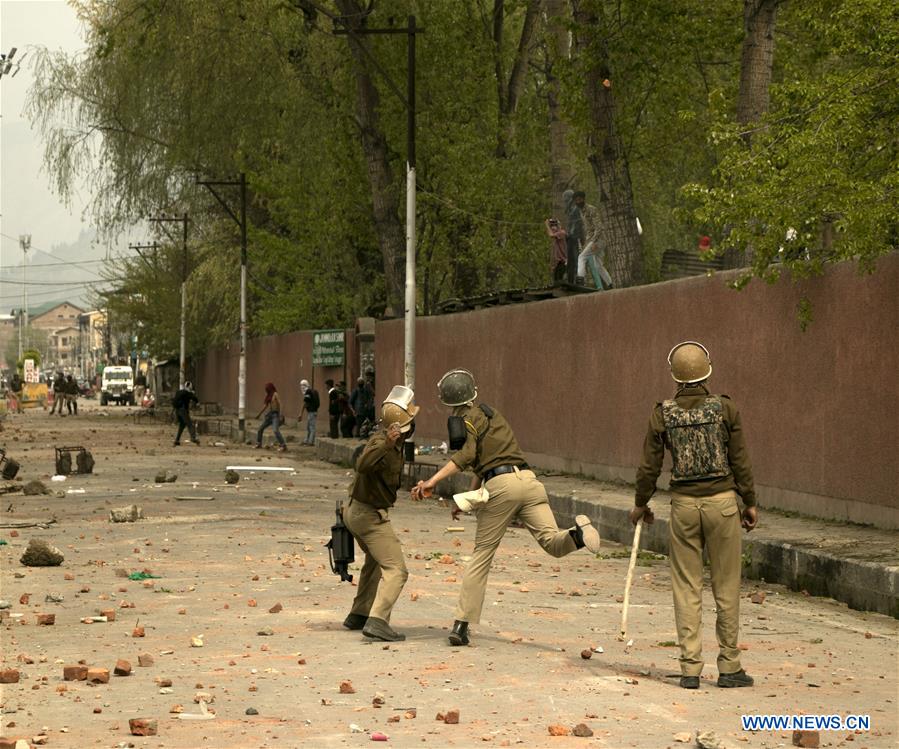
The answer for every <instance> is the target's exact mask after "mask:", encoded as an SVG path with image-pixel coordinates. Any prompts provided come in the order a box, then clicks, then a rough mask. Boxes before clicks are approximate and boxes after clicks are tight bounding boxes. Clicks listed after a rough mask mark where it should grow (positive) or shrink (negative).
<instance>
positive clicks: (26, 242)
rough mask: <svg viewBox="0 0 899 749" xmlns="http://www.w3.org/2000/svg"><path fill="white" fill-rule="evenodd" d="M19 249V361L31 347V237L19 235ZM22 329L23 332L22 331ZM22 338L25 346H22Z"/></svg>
mask: <svg viewBox="0 0 899 749" xmlns="http://www.w3.org/2000/svg"><path fill="white" fill-rule="evenodd" d="M19 247H21V248H22V314H21V315H19V359H21V358H22V354H23V353H24V352H25V350H26V349H27V348H28V347H29V346H30V345H31V340H30V336H29V335H28V250H30V249H31V235H30V234H20V235H19ZM23 329H24V331H23ZM23 338H24V341H25V346H24V348H23V346H22V340H23Z"/></svg>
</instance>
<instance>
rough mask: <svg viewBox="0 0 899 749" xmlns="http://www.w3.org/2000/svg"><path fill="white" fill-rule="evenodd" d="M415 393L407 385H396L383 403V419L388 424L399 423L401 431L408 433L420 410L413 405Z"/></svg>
mask: <svg viewBox="0 0 899 749" xmlns="http://www.w3.org/2000/svg"><path fill="white" fill-rule="evenodd" d="M414 398H415V393H414V392H412V388H408V387H406V386H405V385H395V386H394V388H393V390H391V391H390V394H389V395H388V396H387V398H386V399H385V400H384V403H382V404H381V420H382V421H383V423H384V424H385V425H386V426H390V425H391V424H399V425H400V432H402V433H403V434H406V433H407V432H409V430H410V429H412V420H413V419H414V418H415V415H416V414H417V413H418V411H419V407H418V406H416V405H413V403H412V401H413V399H414Z"/></svg>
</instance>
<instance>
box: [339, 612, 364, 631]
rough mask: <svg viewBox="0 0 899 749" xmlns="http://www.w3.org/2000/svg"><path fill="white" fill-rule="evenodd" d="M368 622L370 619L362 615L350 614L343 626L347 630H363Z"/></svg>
mask: <svg viewBox="0 0 899 749" xmlns="http://www.w3.org/2000/svg"><path fill="white" fill-rule="evenodd" d="M367 621H368V617H367V616H363V615H362V614H348V615H347V618H346V619H344V620H343V626H344V627H346V628H347V629H362V628H363V627H364V626H365V622H367Z"/></svg>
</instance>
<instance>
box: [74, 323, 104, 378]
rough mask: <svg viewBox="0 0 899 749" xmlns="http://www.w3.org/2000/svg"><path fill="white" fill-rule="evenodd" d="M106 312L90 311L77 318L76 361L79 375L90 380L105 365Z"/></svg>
mask: <svg viewBox="0 0 899 749" xmlns="http://www.w3.org/2000/svg"><path fill="white" fill-rule="evenodd" d="M106 333H107V331H106V312H104V311H103V310H92V311H91V312H82V313H81V314H80V315H79V316H78V361H79V363H80V365H81V375H82V377H85V378H88V379H90V378H92V377H93V376H94V375H96V374H99V372H100V371H101V370H102V367H103V365H104V364H105V363H106Z"/></svg>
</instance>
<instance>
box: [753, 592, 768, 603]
mask: <svg viewBox="0 0 899 749" xmlns="http://www.w3.org/2000/svg"><path fill="white" fill-rule="evenodd" d="M749 600H750V601H752V602H753V603H764V602H765V591H764V590H757V591H756V592H755V593H753V594H752V595H751V596H749Z"/></svg>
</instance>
